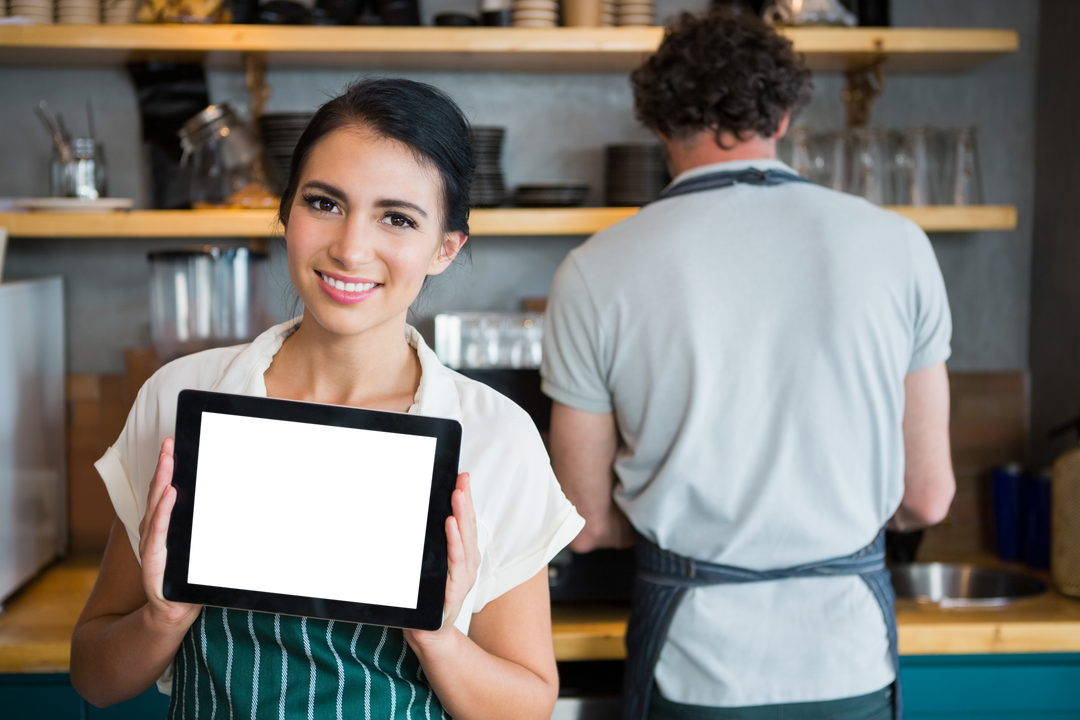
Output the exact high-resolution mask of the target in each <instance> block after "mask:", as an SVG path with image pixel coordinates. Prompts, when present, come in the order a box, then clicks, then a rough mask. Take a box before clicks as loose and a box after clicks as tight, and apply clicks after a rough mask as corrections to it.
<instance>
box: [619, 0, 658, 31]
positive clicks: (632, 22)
mask: <svg viewBox="0 0 1080 720" xmlns="http://www.w3.org/2000/svg"><path fill="white" fill-rule="evenodd" d="M618 22H619V25H621V26H623V27H632V26H641V25H655V24H656V9H655V8H654V6H653V0H618Z"/></svg>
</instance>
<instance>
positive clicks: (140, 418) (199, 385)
mask: <svg viewBox="0 0 1080 720" xmlns="http://www.w3.org/2000/svg"><path fill="white" fill-rule="evenodd" d="M244 347H246V346H239V347H233V348H217V349H214V350H207V351H205V352H201V353H196V354H194V355H188V356H187V357H183V358H180V359H179V360H174V361H173V362H171V363H169V364H168V365H166V366H165V367H163V368H161V369H160V370H158V371H157V372H156V373H154V375H153V376H152V377H151V378H150V379H149V380H147V381H146V383H145V384H144V385H143V386H142V388H141V389H140V390H139V394H138V395H137V396H136V398H135V403H134V405H132V407H131V412H129V413H128V418H127V423H126V424H125V425H124V429H123V431H122V432H121V433H120V437H118V438H117V439H116V442H115V443H113V445H112V447H110V448H109V449H108V450H106V451H105V454H104V455H103V456H102V457H101V459H100V460H98V461H97V462H96V463H94V467H95V468H97V471H98V474H99V475H101V479H102V480H103V481H104V482H105V488H106V489H107V490H108V491H109V499H110V500H111V501H112V504H113V508H114V509H115V510H116V516H117V517H118V518H119V519H120V522H122V523H124V529H125V530H127V535H128V540H130V541H131V547H132V549H133V550H134V551H135V557H136V558H138V557H139V523H140V522H141V521H142V517H143V513H145V512H146V497H147V495H148V493H149V490H150V483H151V481H152V480H153V479H154V471H155V470H156V469H157V461H158V455H159V454H160V452H161V441H162V440H164V439H165V438H167V437H171V436H172V435H173V433H174V432H175V430H176V402H177V397H178V396H179V394H180V391H181V390H186V389H195V390H209V389H210V388H211V387H213V386H214V384H215V382H217V380H218V379H219V378H220V376H221V374H222V373H223V371H224V370H225V369H226V368H228V367H229V364H230V362H231V361H232V360H233V359H234V358H235V357H236V356H237V355H238V353H239V352H240V350H242V349H243V348H244ZM140 562H141V560H140Z"/></svg>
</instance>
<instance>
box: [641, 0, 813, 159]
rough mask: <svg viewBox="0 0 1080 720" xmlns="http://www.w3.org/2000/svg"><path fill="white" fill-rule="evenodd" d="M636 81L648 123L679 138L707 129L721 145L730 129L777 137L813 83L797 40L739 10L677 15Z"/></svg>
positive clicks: (740, 134) (643, 117)
mask: <svg viewBox="0 0 1080 720" xmlns="http://www.w3.org/2000/svg"><path fill="white" fill-rule="evenodd" d="M630 83H631V85H632V86H633V88H634V110H635V113H636V115H637V118H638V120H640V121H641V123H642V124H643V125H645V127H647V128H649V129H650V130H652V131H654V132H657V133H659V134H661V135H663V136H665V137H668V138H671V139H675V140H678V139H683V138H686V137H687V136H689V135H692V134H694V133H697V132H700V131H702V130H705V129H708V130H712V131H713V132H715V133H716V140H717V143H721V139H720V138H721V135H722V134H724V133H725V132H730V133H733V134H734V135H735V136H736V137H737V138H739V139H744V138H747V137H748V136H750V135H753V134H755V133H756V134H758V135H761V136H762V137H772V136H773V134H775V133H776V130H777V128H778V127H779V125H780V119H781V118H782V117H783V115H784V113H785V112H787V111H789V110H790V111H791V112H792V113H795V112H797V111H798V110H799V109H801V108H802V107H803V106H804V105H805V104H806V103H807V102H808V101H809V100H810V91H811V90H812V88H813V84H812V83H811V82H810V71H809V70H807V69H806V67H805V66H804V65H803V63H802V60H801V58H800V57H799V56H798V55H796V54H795V51H794V50H793V49H792V46H791V41H789V40H787V39H785V38H783V37H781V36H780V34H779V33H777V32H776V31H775V30H773V29H772V28H771V27H769V26H768V25H766V24H765V22H764V21H763V20H762V19H761V18H759V17H757V16H756V15H754V14H753V13H751V12H746V11H743V10H740V9H739V8H735V7H726V8H720V9H717V10H714V11H712V12H709V13H706V14H703V15H693V14H691V13H682V14H681V15H679V16H678V17H676V18H675V20H674V21H673V22H672V23H671V24H669V25H668V27H667V29H666V30H665V32H664V40H663V42H662V43H660V47H659V49H658V50H657V51H656V52H655V53H654V54H653V55H651V56H649V57H648V58H647V59H646V60H645V61H644V62H643V63H642V64H641V65H640V66H639V67H638V68H637V69H636V70H634V72H633V73H632V74H631V75H630ZM721 147H725V146H724V145H723V144H722V143H721Z"/></svg>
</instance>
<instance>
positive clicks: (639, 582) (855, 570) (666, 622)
mask: <svg viewBox="0 0 1080 720" xmlns="http://www.w3.org/2000/svg"><path fill="white" fill-rule="evenodd" d="M788 182H809V181H808V180H806V179H804V178H802V177H799V176H798V175H793V174H791V173H788V172H785V171H782V170H758V169H756V168H747V169H745V170H736V171H727V172H716V173H709V174H706V175H699V176H697V177H694V178H691V179H689V180H685V181H683V182H680V183H678V184H677V185H674V186H672V187H670V188H668V189H667V190H666V191H665V192H664V193H662V194H661V195H660V197H659V198H658V200H663V199H665V198H669V197H676V196H679V195H688V194H690V193H694V192H702V191H705V190H717V189H720V188H726V187H731V186H733V185H737V184H746V185H767V186H773V185H780V184H783V183H788ZM634 548H635V555H636V556H637V566H638V570H637V576H636V577H635V578H634V594H633V608H632V611H631V614H630V623H629V625H628V627H627V630H626V651H627V661H626V674H625V678H624V682H623V720H646V718H647V717H648V714H649V699H650V697H651V695H652V686H653V673H654V671H655V669H656V663H657V661H658V660H659V659H660V650H661V649H662V648H663V646H664V641H665V640H666V639H667V634H668V630H669V629H670V627H671V620H672V618H674V617H675V611H676V610H677V609H678V608H679V604H680V602H682V599H683V597H685V596H686V591H687V590H689V589H691V588H695V587H705V586H708V585H722V584H727V583H746V582H765V581H769V580H784V579H787V578H805V577H836V576H838V575H858V576H859V577H861V578H862V579H863V582H865V583H866V586H867V587H868V588H869V589H870V592H871V593H873V595H874V599H875V600H877V603H878V606H879V607H880V608H881V614H882V616H883V617H884V618H885V627H886V628H887V630H888V634H889V653H890V655H891V656H892V661H893V668H894V669H895V670H896V680H895V681H894V683H893V707H894V718H895V720H902V715H901V713H902V708H903V703H902V699H901V697H900V660H899V654H898V652H897V646H896V611H895V601H896V595H895V593H894V592H893V587H892V584H891V582H890V581H889V571H888V570H886V569H885V533H884V531H882V532H881V533H879V534H878V536H877V537H876V538H875V539H874V541H873V542H871V543H870V544H869V545H867V546H866V547H865V548H863V549H862V550H859V551H858V552H856V553H855V554H854V555H849V556H847V557H841V558H834V559H832V560H823V561H820V562H814V563H807V564H805V565H797V566H795V567H789V568H783V569H779V570H764V571H758V570H747V569H745V568H739V567H733V566H730V565H719V564H716V563H708V562H701V561H699V560H694V559H692V558H686V557H682V556H681V555H676V554H675V553H673V552H669V551H667V550H663V549H661V548H660V547H659V546H658V545H656V544H655V543H653V542H652V541H651V540H649V539H647V538H645V537H643V536H642V535H641V534H640V533H639V534H638V535H637V540H636V544H635V546H634Z"/></svg>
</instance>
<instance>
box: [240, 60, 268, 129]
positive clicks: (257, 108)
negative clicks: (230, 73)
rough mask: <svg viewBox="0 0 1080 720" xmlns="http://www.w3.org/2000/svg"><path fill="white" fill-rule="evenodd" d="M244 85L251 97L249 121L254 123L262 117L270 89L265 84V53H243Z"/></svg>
mask: <svg viewBox="0 0 1080 720" xmlns="http://www.w3.org/2000/svg"><path fill="white" fill-rule="evenodd" d="M243 58H244V85H245V86H246V87H247V91H248V97H249V98H250V99H251V121H252V122H253V123H256V122H258V121H259V118H260V117H262V114H263V110H264V109H265V108H266V101H267V100H269V99H270V95H271V93H272V91H271V90H270V86H269V85H267V84H266V55H264V54H263V53H248V52H246V53H244V54H243Z"/></svg>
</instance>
